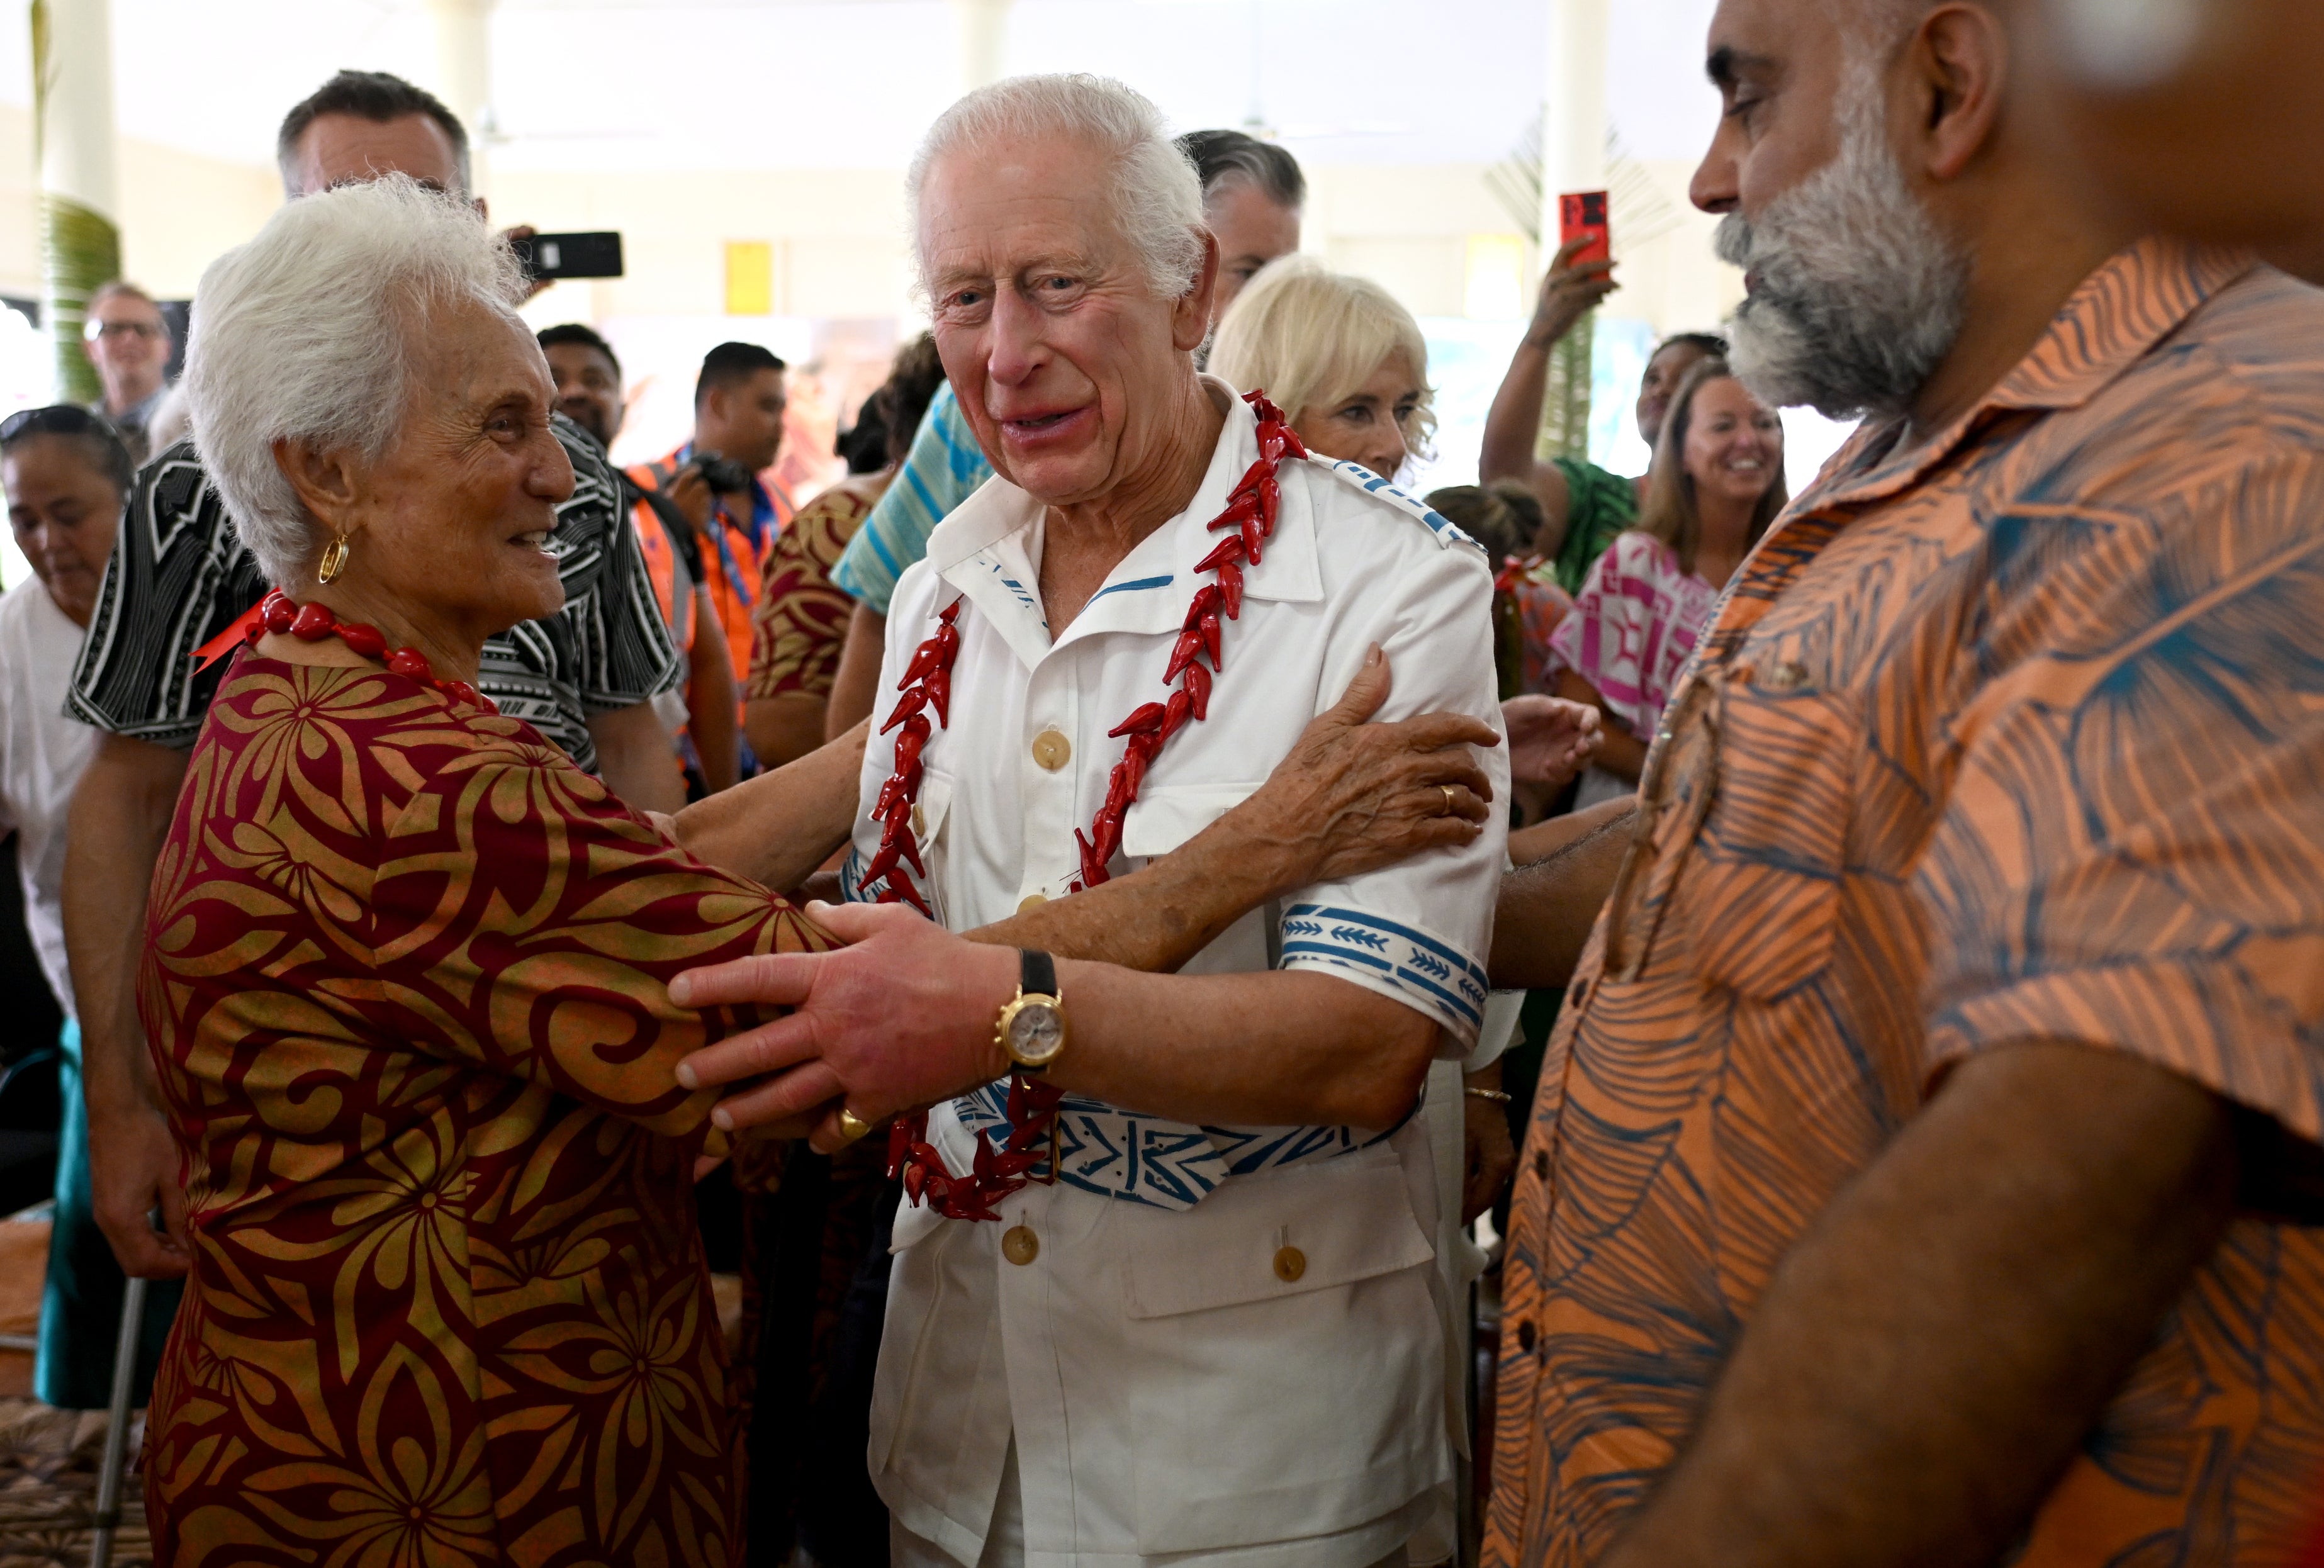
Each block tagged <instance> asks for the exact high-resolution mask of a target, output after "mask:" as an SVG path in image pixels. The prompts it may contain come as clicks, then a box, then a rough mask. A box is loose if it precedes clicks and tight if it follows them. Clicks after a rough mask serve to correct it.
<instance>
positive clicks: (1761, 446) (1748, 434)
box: [1683, 376, 1784, 519]
mask: <svg viewBox="0 0 2324 1568" xmlns="http://www.w3.org/2000/svg"><path fill="white" fill-rule="evenodd" d="M1683 461H1684V463H1685V465H1686V471H1687V474H1688V475H1689V476H1690V477H1692V479H1693V480H1694V484H1695V495H1696V499H1697V503H1698V504H1702V503H1710V502H1713V501H1718V502H1723V503H1727V506H1728V508H1729V509H1731V510H1732V511H1734V512H1738V513H1739V514H1740V515H1742V516H1743V517H1745V518H1747V519H1748V516H1749V514H1750V511H1751V509H1752V508H1753V507H1756V506H1757V505H1758V504H1759V500H1760V498H1761V497H1762V496H1764V495H1766V493H1767V492H1768V491H1769V490H1770V489H1771V488H1773V487H1774V485H1775V481H1776V480H1778V479H1779V478H1781V477H1782V476H1783V473H1784V424H1783V421H1782V420H1780V419H1778V418H1776V416H1775V410H1772V409H1769V408H1768V407H1766V405H1765V404H1763V403H1761V402H1760V401H1758V400H1757V399H1756V398H1754V397H1753V396H1752V395H1751V394H1750V393H1749V392H1747V391H1745V390H1744V387H1743V383H1741V382H1739V381H1737V380H1735V379H1734V378H1733V377H1731V376H1721V377H1720V378H1719V379H1718V380H1717V381H1713V382H1706V383H1703V385H1702V386H1701V388H1700V389H1699V390H1697V392H1695V394H1694V408H1693V417H1692V419H1691V420H1688V422H1687V431H1686V451H1685V453H1684V454H1683ZM1711 511H1712V509H1711V508H1710V507H1708V506H1706V507H1705V509H1704V516H1705V517H1706V519H1708V518H1709V517H1710V516H1711Z"/></svg>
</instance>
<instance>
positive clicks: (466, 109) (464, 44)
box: [428, 0, 499, 196]
mask: <svg viewBox="0 0 2324 1568" xmlns="http://www.w3.org/2000/svg"><path fill="white" fill-rule="evenodd" d="M428 20H429V23H430V24H431V25H432V27H433V29H434V32H435V34H436V80H435V82H434V84H433V85H434V87H435V89H436V96H437V97H439V98H441V99H443V100H444V106H445V107H446V108H448V109H450V110H451V111H452V112H453V113H454V114H456V115H459V116H460V124H461V125H465V126H466V127H467V128H468V167H469V175H468V182H469V184H470V185H471V186H473V187H474V189H471V190H470V191H469V193H468V194H469V195H471V196H484V195H488V194H489V189H488V187H489V185H490V180H488V178H487V167H488V164H489V162H490V159H491V152H490V149H491V143H492V138H493V134H494V133H495V132H496V131H497V130H498V129H499V127H498V126H497V125H495V124H494V122H493V0H428Z"/></svg>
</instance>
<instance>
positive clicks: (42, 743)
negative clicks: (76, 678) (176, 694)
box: [0, 577, 97, 1017]
mask: <svg viewBox="0 0 2324 1568" xmlns="http://www.w3.org/2000/svg"><path fill="white" fill-rule="evenodd" d="M83 635H84V633H83V632H82V631H81V629H80V628H79V627H78V626H76V625H74V624H73V623H72V622H71V621H70V620H69V618H68V617H67V616H66V614H65V613H64V612H63V611H62V610H60V609H58V608H57V604H56V601H55V600H53V599H51V598H50V597H49V591H48V589H47V588H46V587H44V586H42V583H41V580H40V579H39V578H38V577H32V578H29V579H27V580H26V581H24V582H22V583H19V584H17V585H16V586H14V587H13V588H11V589H9V590H8V592H7V594H6V595H5V596H0V837H5V835H7V834H8V833H9V832H10V831H11V830H12V829H13V830H14V832H15V833H16V834H18V835H20V836H19V837H18V840H17V844H16V867H17V874H18V875H19V877H20V878H21V879H22V880H23V884H24V923H25V925H26V926H27V927H30V928H31V931H32V948H33V951H35V952H36V953H38V954H39V955H40V956H41V970H42V973H44V974H46V975H47V976H48V979H49V989H50V990H51V991H53V992H56V993H57V1001H58V1002H59V1003H60V1005H61V1006H62V1007H63V1008H64V1010H65V1013H66V1016H68V1017H72V1016H76V1015H75V1014H74V1012H73V997H72V980H71V976H70V974H69V972H68V971H67V968H66V965H65V927H64V881H65V814H66V812H67V810H68V809H69V807H71V805H72V793H73V789H74V787H75V786H76V785H78V783H79V782H80V776H81V772H82V770H85V769H86V768H87V767H88V760H89V758H90V757H91V756H93V755H95V754H96V752H97V732H96V731H95V730H93V729H91V728H89V727H88V725H87V724H78V723H76V722H75V721H73V720H71V719H69V718H67V717H65V713H64V709H65V693H66V690H67V688H68V687H70V686H71V685H72V672H73V661H74V660H75V659H78V658H79V657H80V645H81V638H82V636H83Z"/></svg>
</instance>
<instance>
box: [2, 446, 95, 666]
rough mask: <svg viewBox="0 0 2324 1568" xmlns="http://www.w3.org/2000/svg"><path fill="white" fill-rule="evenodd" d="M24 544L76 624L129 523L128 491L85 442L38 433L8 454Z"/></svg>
mask: <svg viewBox="0 0 2324 1568" xmlns="http://www.w3.org/2000/svg"><path fill="white" fill-rule="evenodd" d="M0 484H5V487H6V489H7V493H8V526H9V528H10V529H11V530H13V531H14V533H15V536H16V548H17V549H20V550H22V551H23V553H24V558H25V559H27V560H29V561H31V562H32V574H33V576H37V577H39V578H40V579H41V584H42V586H43V587H45V588H47V589H48V591H49V597H50V599H51V600H52V601H53V602H54V603H55V604H56V606H57V608H58V609H60V610H61V611H63V612H64V613H65V616H66V618H67V619H68V620H69V621H71V622H72V623H73V624H74V625H76V626H87V625H88V618H89V616H90V615H91V614H92V613H95V611H96V609H97V588H98V586H99V585H100V584H101V583H102V582H103V581H104V578H105V563H106V558H107V557H109V556H111V555H112V554H113V540H114V538H115V535H116V534H117V533H118V532H119V531H120V528H121V508H122V503H123V499H124V498H123V496H122V493H121V492H119V491H118V490H115V488H114V487H113V483H112V481H110V480H108V479H107V478H106V476H105V475H103V474H102V473H100V472H98V470H97V468H95V467H94V466H91V465H90V463H89V461H88V449H87V445H86V443H84V442H81V441H77V440H73V439H70V438H67V437H62V436H32V437H29V438H26V439H24V440H22V441H19V442H18V443H16V446H15V447H14V450H12V451H10V452H9V454H8V455H7V457H6V458H5V460H0Z"/></svg>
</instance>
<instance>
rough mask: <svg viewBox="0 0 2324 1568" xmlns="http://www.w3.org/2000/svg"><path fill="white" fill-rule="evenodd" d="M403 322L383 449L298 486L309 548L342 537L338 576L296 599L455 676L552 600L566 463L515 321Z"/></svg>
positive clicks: (454, 315)
mask: <svg viewBox="0 0 2324 1568" xmlns="http://www.w3.org/2000/svg"><path fill="white" fill-rule="evenodd" d="M409 330H410V332H411V335H412V341H413V346H414V358H413V364H412V365H411V374H410V394H409V397H408V399H407V401H406V405H405V411H404V419H403V425H402V429H401V432H400V433H399V434H398V436H397V438H396V440H395V443H394V445H393V446H392V447H390V448H389V449H388V451H387V453H386V454H385V455H384V456H383V457H382V458H381V459H380V461H379V462H378V463H377V464H375V465H370V466H364V465H363V464H362V463H360V462H359V461H358V460H356V459H355V458H353V457H340V458H339V459H338V460H337V461H338V463H339V465H340V466H339V467H338V468H337V471H336V472H337V475H339V477H338V479H337V483H336V484H334V485H333V486H332V487H331V493H327V494H322V495H318V494H316V493H308V492H307V490H306V489H305V488H304V487H302V499H304V500H305V501H306V502H307V503H308V506H309V510H310V511H312V512H315V514H316V516H317V519H318V521H319V522H320V523H321V524H322V529H321V530H320V538H318V545H317V552H318V557H319V553H320V549H321V540H322V539H327V538H328V537H329V536H330V535H331V534H333V533H336V532H345V533H346V534H347V535H348V536H349V544H350V546H351V550H350V554H349V556H348V564H347V567H346V574H345V575H344V576H341V577H340V578H339V579H338V581H337V582H336V583H334V584H332V585H331V586H329V587H327V588H325V587H314V588H310V589H309V591H308V593H307V594H306V595H296V596H300V597H307V596H311V597H315V598H319V599H322V600H323V601H324V602H326V603H327V604H330V606H331V607H332V608H333V609H334V610H335V611H337V612H338V613H339V614H340V616H341V617H342V618H343V619H354V620H364V621H369V622H372V623H374V624H375V625H377V626H378V627H379V628H380V629H381V630H382V631H383V632H386V633H387V634H388V638H389V641H390V642H391V643H392V642H395V641H399V640H402V641H410V643H411V644H412V645H413V646H415V647H417V648H419V649H420V651H421V652H423V653H425V654H427V655H428V656H429V659H431V661H433V662H434V663H435V665H436V672H437V674H438V675H439V676H444V677H447V678H450V677H452V676H453V675H455V674H456V673H457V675H458V677H459V678H463V679H466V678H470V677H472V676H473V674H474V672H475V664H476V658H477V655H478V653H479V652H480V651H481V650H482V649H483V647H484V639H485V638H487V637H490V636H492V635H493V634H495V633H497V632H505V631H507V630H508V629H509V628H510V627H512V626H514V625H516V624H517V623H519V622H521V621H533V620H538V619H539V618H540V617H542V616H544V615H550V614H554V613H556V612H557V611H558V610H559V609H560V608H562V607H563V605H564V603H565V590H564V586H563V585H562V584H561V583H560V582H559V581H558V576H557V558H556V557H555V556H554V555H552V554H550V553H549V549H548V548H547V547H548V542H549V536H550V533H551V531H552V530H554V529H555V528H556V526H557V508H558V505H559V504H560V503H563V502H565V501H566V500H567V499H568V498H569V497H570V496H571V495H572V493H573V465H572V463H571V461H570V460H569V459H568V458H567V457H566V455H565V448H564V447H563V446H562V445H560V444H559V443H558V439H557V438H556V436H555V434H554V433H553V432H552V431H551V430H550V429H549V410H550V408H551V407H552V406H553V403H554V401H555V388H554V386H553V385H552V383H550V381H549V366H548V364H547V362H546V361H545V360H544V359H543V358H542V356H541V352H540V347H539V345H538V344H537V343H535V342H534V341H533V339H532V337H531V336H530V334H529V333H527V332H526V331H525V329H524V326H523V324H522V323H521V322H520V321H518V320H516V319H514V318H510V317H504V316H502V315H500V314H498V313H497V312H495V311H493V310H491V309H487V308H486V307H484V305H481V304H479V303H476V302H475V301H473V300H462V301H460V302H458V303H457V304H455V305H448V306H438V308H437V309H434V310H432V311H430V312H429V316H428V317H427V318H426V320H425V321H424V322H420V323H414V324H412V325H411V326H410V328H409ZM286 470H287V471H289V472H291V474H292V475H293V478H294V480H295V479H296V478H297V477H298V475H299V472H300V471H299V470H298V469H297V468H295V467H291V466H290V465H287V464H286ZM312 580H313V579H312V576H311V575H309V576H308V581H309V582H310V583H311V582H312ZM268 641H269V642H270V643H274V642H276V641H278V640H277V639H273V638H270V639H269V640H268Z"/></svg>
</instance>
